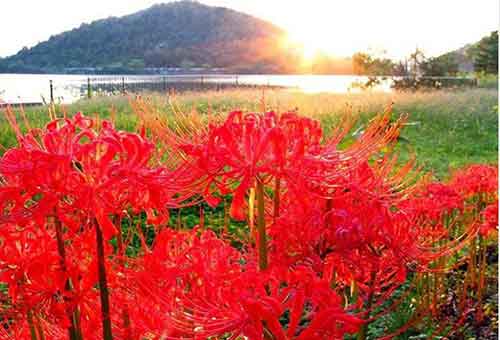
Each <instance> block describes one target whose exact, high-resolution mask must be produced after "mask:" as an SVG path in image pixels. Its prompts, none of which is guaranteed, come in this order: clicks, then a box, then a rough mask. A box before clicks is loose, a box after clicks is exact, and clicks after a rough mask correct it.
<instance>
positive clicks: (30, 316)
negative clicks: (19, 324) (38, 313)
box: [27, 310, 38, 340]
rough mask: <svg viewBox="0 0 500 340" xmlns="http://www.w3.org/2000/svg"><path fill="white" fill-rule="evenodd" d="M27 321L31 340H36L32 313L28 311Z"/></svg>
mask: <svg viewBox="0 0 500 340" xmlns="http://www.w3.org/2000/svg"><path fill="white" fill-rule="evenodd" d="M27 320H28V326H29V329H30V335H31V340H38V336H37V335H36V329H35V324H34V323H33V312H32V311H31V310H29V311H28V318H27Z"/></svg>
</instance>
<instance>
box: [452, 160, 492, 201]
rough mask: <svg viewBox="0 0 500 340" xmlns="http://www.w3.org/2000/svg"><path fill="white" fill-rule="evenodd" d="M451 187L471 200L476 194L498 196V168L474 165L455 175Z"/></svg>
mask: <svg viewBox="0 0 500 340" xmlns="http://www.w3.org/2000/svg"><path fill="white" fill-rule="evenodd" d="M451 185H454V186H455V190H457V191H458V192H460V193H461V194H462V195H464V197H465V198H470V197H471V196H474V195H476V194H486V195H488V194H492V195H496V194H497V191H498V167H496V166H492V165H483V164H473V165H470V166H468V167H466V168H465V169H463V170H458V171H456V172H455V173H454V174H453V177H452V180H451Z"/></svg>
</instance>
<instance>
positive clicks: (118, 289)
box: [0, 111, 498, 340]
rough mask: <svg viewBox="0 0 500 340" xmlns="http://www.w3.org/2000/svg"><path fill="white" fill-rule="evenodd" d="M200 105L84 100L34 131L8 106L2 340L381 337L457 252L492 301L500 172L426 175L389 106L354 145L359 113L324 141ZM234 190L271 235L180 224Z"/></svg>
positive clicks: (238, 207) (0, 221)
mask: <svg viewBox="0 0 500 340" xmlns="http://www.w3.org/2000/svg"><path fill="white" fill-rule="evenodd" d="M189 117H191V118H192V119H193V121H188V120H184V121H183V120H181V121H178V122H175V123H172V124H174V125H176V128H168V127H167V126H166V125H161V126H160V127H161V129H162V130H161V131H153V133H154V134H155V137H153V139H148V138H147V137H146V135H145V129H142V132H141V133H140V134H134V133H130V132H124V131H119V130H117V129H116V128H115V127H114V126H113V125H112V124H111V123H109V122H107V121H104V122H102V123H98V121H97V120H94V119H89V118H86V117H84V116H83V115H80V114H77V115H76V116H75V117H73V118H68V119H59V120H55V121H53V122H51V123H49V124H48V125H47V126H46V127H45V128H44V129H40V130H31V131H30V132H28V133H27V134H22V133H21V132H20V129H19V127H18V126H17V124H16V123H15V120H14V118H13V115H12V114H8V118H9V120H11V122H12V123H13V125H14V129H15V130H16V132H17V135H18V140H19V146H17V147H15V148H13V149H10V150H8V151H7V152H6V153H5V155H4V156H3V157H2V158H1V159H0V246H1V247H2V248H1V249H0V282H2V283H5V284H7V286H8V290H7V292H6V293H5V298H4V299H3V300H4V301H2V304H5V306H6V308H5V312H4V310H1V311H0V323H2V327H1V328H0V339H9V338H12V337H15V338H20V339H26V338H31V339H32V340H41V339H43V338H45V339H62V338H65V336H66V337H67V336H69V338H70V339H71V340H73V339H75V340H76V339H78V340H80V339H84V338H85V339H97V338H101V337H104V338H105V339H111V338H112V337H114V338H117V339H126V340H131V339H208V338H228V339H234V340H236V339H238V338H248V339H271V338H272V339H282V340H312V339H342V338H343V337H344V336H345V335H346V334H352V333H355V332H358V338H359V339H365V338H366V334H367V327H368V324H369V323H371V322H372V321H373V320H375V319H376V318H378V317H380V316H381V315H384V314H385V313H387V312H388V311H389V310H390V309H389V308H387V307H386V302H387V301H388V300H389V299H391V298H392V297H393V294H394V292H395V291H396V289H398V288H400V287H401V286H402V285H403V283H405V282H407V281H408V280H409V279H410V278H412V277H414V281H418V280H419V279H420V278H421V277H422V276H423V275H426V278H428V279H429V278H430V279H432V280H434V281H433V282H434V287H435V288H434V289H435V291H434V292H430V289H428V290H429V292H427V296H431V294H430V293H434V294H435V296H438V295H440V292H441V290H440V289H441V288H440V287H441V286H442V282H443V276H440V275H441V274H442V273H444V272H445V270H446V266H447V260H448V259H447V258H446V256H449V255H450V254H452V253H453V252H456V251H457V250H458V249H465V250H464V252H470V253H472V254H471V255H470V256H469V257H468V258H467V259H469V260H470V261H469V268H476V267H477V265H476V264H478V263H480V264H479V266H480V268H482V269H481V270H482V271H481V270H479V271H476V269H468V273H467V274H466V275H469V276H468V277H467V280H468V281H467V283H466V284H464V287H465V291H467V288H469V287H478V288H479V292H478V294H477V297H476V298H477V301H481V299H482V295H481V294H482V293H483V291H484V286H485V284H486V282H487V280H486V278H485V271H484V270H483V269H484V266H485V265H486V256H485V252H486V243H485V242H486V240H485V239H481V238H479V239H480V241H479V242H477V241H476V240H475V239H474V237H475V236H476V233H477V232H478V230H480V229H481V232H482V233H483V234H484V235H485V236H486V233H488V232H490V231H491V230H493V229H495V228H496V227H497V225H498V215H497V211H496V210H495V207H496V204H497V203H496V201H497V197H498V196H497V194H496V183H493V180H491V178H493V177H494V178H495V179H496V177H495V176H497V171H496V172H495V170H494V169H492V168H490V167H487V166H472V167H469V168H468V169H466V170H463V171H459V172H457V173H456V174H455V175H454V179H453V180H452V181H451V184H441V183H430V184H425V185H424V183H425V182H424V181H422V182H420V181H418V180H417V177H418V171H415V160H414V159H412V160H411V161H410V162H408V163H406V164H405V165H402V166H401V165H399V162H398V159H397V158H396V157H395V156H394V155H395V153H394V149H393V146H394V143H395V141H396V139H397V137H398V135H399V128H400V127H401V125H402V123H403V122H404V119H399V120H397V121H396V122H394V123H391V122H390V120H391V115H390V113H389V111H388V112H386V113H385V114H383V115H380V116H378V117H377V118H375V119H374V120H372V121H371V123H370V124H368V126H367V127H366V129H365V131H364V132H363V133H362V134H360V136H356V138H355V139H353V140H351V141H350V143H347V144H348V145H347V146H345V147H343V146H341V145H343V144H342V143H341V142H342V141H343V140H344V139H345V137H347V134H348V131H349V129H350V127H351V126H352V123H353V120H352V119H349V118H346V119H344V120H343V121H342V122H341V124H340V126H339V127H338V128H337V129H335V130H334V132H333V133H332V136H331V137H325V136H323V134H322V130H321V126H320V124H319V122H317V121H316V120H314V119H310V118H304V117H300V116H299V115H297V114H296V113H284V114H276V113H273V112H268V113H264V114H259V113H250V114H245V113H242V112H233V113H231V114H229V116H228V117H226V118H225V119H220V118H216V119H213V120H212V121H211V123H210V124H208V126H206V127H202V128H201V129H200V130H199V131H196V129H197V128H199V126H201V124H202V120H203V118H202V117H201V116H199V115H198V116H197V115H191V116H189ZM191 118H190V119H191ZM146 123H147V122H146ZM158 126H159V125H156V124H155V123H150V124H149V125H148V124H145V127H149V128H158ZM160 139H162V140H160ZM160 141H161V142H163V144H162V143H160ZM156 144H159V145H160V149H159V150H158V149H157V147H156ZM160 155H161V156H160ZM160 161H163V162H164V163H163V165H162V163H160ZM459 182H463V183H465V185H464V187H460V184H459ZM227 194H231V195H232V196H233V197H232V198H233V200H232V204H231V209H230V210H231V211H230V213H231V215H232V217H234V218H237V219H245V217H246V216H248V222H249V226H250V229H251V230H252V228H253V223H254V222H255V221H254V219H255V220H256V222H257V223H256V225H257V231H258V234H256V235H252V236H254V238H255V239H256V241H257V244H258V247H255V244H254V243H253V241H254V239H252V237H248V239H246V238H244V239H243V240H239V243H238V244H239V246H238V247H235V246H233V245H232V244H231V243H230V242H229V241H228V240H230V235H228V234H227V231H225V233H224V234H223V237H219V236H217V235H216V234H215V233H214V232H212V231H208V230H207V229H209V228H210V227H211V226H210V224H211V223H209V222H208V221H210V220H211V219H210V216H207V217H208V218H207V219H206V220H207V223H205V222H200V226H199V227H197V228H195V229H193V230H178V231H174V230H173V229H169V228H168V226H167V224H166V222H167V221H168V209H169V208H172V207H174V208H178V207H181V206H187V205H196V204H199V203H200V202H201V201H202V199H203V200H205V201H206V202H207V203H209V204H210V205H212V206H214V205H216V204H217V203H218V196H220V195H227ZM247 196H248V197H247ZM464 202H465V204H464ZM485 207H486V208H485ZM193 210H194V209H193ZM143 214H144V215H146V216H147V217H146V218H145V219H142V217H143ZM179 216H180V215H179ZM137 218H139V220H140V222H137V221H136V219H137ZM200 218H201V219H205V211H204V210H203V209H200ZM122 221H123V223H122ZM124 221H128V224H129V226H127V227H126V229H123V230H122V227H123V226H124V225H125V224H127V223H126V222H124ZM136 223H138V224H139V226H138V227H134V225H135V224H136ZM143 223H146V224H147V227H146V228H147V230H148V231H150V230H154V236H152V235H151V233H144V234H143V232H142V231H143V230H142V229H143V227H142V226H140V225H141V224H143ZM127 233H129V234H128V235H127ZM457 233H458V234H461V235H460V236H458V237H457V236H456V235H457ZM146 234H148V235H147V237H146ZM129 236H130V237H131V238H132V239H133V240H134V242H136V241H139V242H140V244H141V245H140V246H138V247H136V246H134V247H135V249H134V250H136V252H135V255H133V256H128V253H127V250H130V249H131V248H130V247H132V246H131V244H129V242H130V239H128V237H129ZM268 236H269V237H270V239H269V243H267V237H268ZM467 242H470V246H469V247H468V248H464V245H466V243H467ZM476 245H479V247H476ZM476 249H479V253H480V255H479V256H477V255H475V254H474V252H475V251H476ZM267 252H269V258H270V261H269V262H268V261H267V260H268V259H267ZM410 273H412V274H411V275H410ZM469 277H470V278H469ZM476 281H477V283H476ZM465 297H466V298H467V294H465ZM463 300H464V301H465V300H466V299H463ZM422 306H424V307H425V308H427V309H430V310H432V312H433V313H436V311H437V310H438V304H437V302H436V300H434V301H432V303H428V304H427V305H423V304H422ZM99 308H101V313H96V310H98V309H99ZM391 308H392V307H391ZM412 322H414V321H412ZM412 322H409V323H408V324H407V325H405V326H404V327H403V328H402V329H403V330H404V329H406V327H409V325H411V324H412Z"/></svg>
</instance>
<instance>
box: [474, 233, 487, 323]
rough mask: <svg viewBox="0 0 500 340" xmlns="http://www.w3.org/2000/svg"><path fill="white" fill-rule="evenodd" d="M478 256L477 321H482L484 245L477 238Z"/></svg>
mask: <svg viewBox="0 0 500 340" xmlns="http://www.w3.org/2000/svg"><path fill="white" fill-rule="evenodd" d="M479 255H480V264H479V287H478V291H477V305H478V309H477V316H476V318H477V320H478V321H482V319H483V313H482V308H481V307H482V305H481V300H482V299H483V293H484V290H485V284H484V281H485V278H484V276H485V272H486V244H485V240H484V239H483V238H482V237H481V236H479Z"/></svg>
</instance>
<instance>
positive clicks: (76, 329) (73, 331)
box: [54, 216, 83, 340]
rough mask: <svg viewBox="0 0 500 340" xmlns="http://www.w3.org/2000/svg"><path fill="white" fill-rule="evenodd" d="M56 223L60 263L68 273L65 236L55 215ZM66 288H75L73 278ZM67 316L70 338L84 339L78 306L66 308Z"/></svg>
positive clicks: (66, 284)
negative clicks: (73, 308) (72, 308)
mask: <svg viewBox="0 0 500 340" xmlns="http://www.w3.org/2000/svg"><path fill="white" fill-rule="evenodd" d="M54 219H55V220H54V224H55V227H56V239H57V251H58V253H59V263H60V265H61V270H62V272H63V273H64V275H66V273H67V271H68V270H67V267H66V248H65V246H64V237H63V230H62V224H61V221H60V220H59V219H58V218H57V217H56V216H54ZM65 289H66V291H68V292H71V291H72V290H73V286H72V283H71V279H70V278H67V279H66V283H65ZM66 316H67V317H68V320H69V321H70V326H69V328H68V336H69V339H70V340H81V339H83V335H82V330H81V327H80V313H79V311H78V306H77V307H75V310H73V311H72V310H71V309H70V308H69V307H67V308H66Z"/></svg>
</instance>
